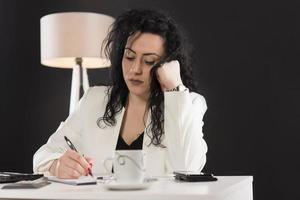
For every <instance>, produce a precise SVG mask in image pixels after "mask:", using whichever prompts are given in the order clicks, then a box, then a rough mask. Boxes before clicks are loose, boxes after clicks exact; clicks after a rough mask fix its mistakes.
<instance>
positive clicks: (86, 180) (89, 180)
mask: <svg viewBox="0 0 300 200" xmlns="http://www.w3.org/2000/svg"><path fill="white" fill-rule="evenodd" d="M47 178H48V180H49V181H54V182H59V183H65V184H70V185H92V184H97V179H96V178H94V177H91V176H81V177H79V178H78V179H61V178H57V177H55V176H48V177H47Z"/></svg>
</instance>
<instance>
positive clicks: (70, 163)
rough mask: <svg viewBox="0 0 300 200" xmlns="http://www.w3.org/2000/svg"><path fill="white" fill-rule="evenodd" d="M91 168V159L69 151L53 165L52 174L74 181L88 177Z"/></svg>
mask: <svg viewBox="0 0 300 200" xmlns="http://www.w3.org/2000/svg"><path fill="white" fill-rule="evenodd" d="M91 168H92V159H91V158H88V157H83V156H81V155H80V154H78V153H77V152H75V151H73V150H67V151H66V152H65V153H64V154H63V155H62V156H61V157H60V158H59V159H57V160H55V161H54V162H53V163H52V165H51V167H50V173H51V174H52V175H54V176H56V177H58V178H65V179H74V178H79V177H80V176H86V175H88V173H89V170H91Z"/></svg>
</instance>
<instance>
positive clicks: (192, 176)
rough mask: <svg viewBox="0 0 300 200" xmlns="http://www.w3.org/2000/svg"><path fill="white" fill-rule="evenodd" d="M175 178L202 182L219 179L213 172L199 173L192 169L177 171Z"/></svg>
mask: <svg viewBox="0 0 300 200" xmlns="http://www.w3.org/2000/svg"><path fill="white" fill-rule="evenodd" d="M174 174H175V179H176V180H179V181H187V182H201V181H216V180H218V179H217V178H216V177H214V176H213V174H209V173H199V172H192V171H175V172H174Z"/></svg>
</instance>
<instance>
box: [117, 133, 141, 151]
mask: <svg viewBox="0 0 300 200" xmlns="http://www.w3.org/2000/svg"><path fill="white" fill-rule="evenodd" d="M143 138H144V132H143V133H141V134H140V136H139V137H138V138H137V139H135V140H134V141H133V142H132V143H131V144H130V145H128V144H127V143H126V142H125V141H124V139H123V138H122V136H121V135H120V134H119V138H118V142H117V147H116V150H139V149H143Z"/></svg>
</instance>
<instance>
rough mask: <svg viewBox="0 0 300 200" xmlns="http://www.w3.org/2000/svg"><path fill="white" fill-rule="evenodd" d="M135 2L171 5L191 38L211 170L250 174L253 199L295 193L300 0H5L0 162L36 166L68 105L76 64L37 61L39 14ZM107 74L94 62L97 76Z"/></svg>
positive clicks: (111, 8)
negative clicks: (71, 67)
mask: <svg viewBox="0 0 300 200" xmlns="http://www.w3.org/2000/svg"><path fill="white" fill-rule="evenodd" d="M283 2H285V3H283ZM135 7H143V8H155V9H162V10H165V11H167V12H168V13H169V14H171V15H172V16H173V17H174V18H175V19H176V20H177V21H178V22H179V24H180V25H181V26H182V27H183V28H184V29H185V30H186V32H187V35H188V37H189V40H190V42H191V43H192V44H193V46H194V52H193V54H192V55H193V59H194V62H193V63H194V76H195V78H196V80H197V81H198V89H199V92H200V93H201V94H203V95H204V96H205V98H206V100H207V104H208V111H207V113H206V115H205V118H204V122H205V126H204V133H205V139H206V141H207V143H208V146H209V151H208V160H207V165H206V167H205V170H206V171H208V172H213V173H215V174H216V175H253V176H254V198H255V199H256V200H259V199H260V200H262V199H299V197H300V195H299V193H298V194H297V193H296V189H297V188H298V186H299V183H298V180H299V178H300V176H299V171H298V170H299V168H300V164H299V152H300V150H299V142H300V140H299V130H300V129H299V125H298V124H299V121H300V108H299V106H298V102H300V81H299V78H298V77H300V69H299V67H300V66H299V62H298V59H297V60H296V58H297V56H298V55H296V36H298V35H299V13H297V12H299V4H297V3H288V2H286V1H282V2H280V3H275V2H274V1H270V2H266V1H260V2H259V3H253V2H252V1H249V2H248V3H247V2H245V1H244V2H242V1H236V2H228V1H222V0H220V1H199V2H197V1H188V0H185V1H172V0H165V1H162V0H161V1H158V0H151V1H150V0H149V1H145V0H126V1H125V0H120V1H112V0H106V1H105V0H102V1H101V0H69V1H66V0H43V1H33V0H32V1H30V0H27V1H17V0H0V60H1V64H0V89H1V90H0V91H1V98H0V106H1V107H0V108H1V110H0V116H1V120H0V125H1V129H0V133H1V138H0V152H1V155H2V158H1V159H0V171H19V172H31V171H32V155H33V154H34V152H35V151H36V150H37V149H38V147H39V146H41V145H42V144H43V143H45V142H46V141H47V138H48V137H49V135H50V134H52V133H53V132H54V131H55V130H56V128H57V127H58V125H59V123H60V121H63V120H64V119H65V118H66V117H67V115H68V108H69V95H70V83H71V70H67V69H55V68H48V67H44V66H42V65H41V64H40V35H39V34H40V33H39V31H40V24H39V20H40V18H41V17H42V16H44V15H46V14H50V13H53V12H65V11H91V12H99V13H104V14H108V15H112V16H114V17H116V16H117V15H118V14H120V13H121V12H122V11H124V10H125V9H128V8H135ZM297 22H298V24H297ZM297 53H298V52H297ZM107 75H108V71H107V70H106V69H102V70H90V71H89V76H90V82H91V85H96V84H98V83H107V82H108V80H107V78H106V77H107ZM297 197H298V198H297Z"/></svg>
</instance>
